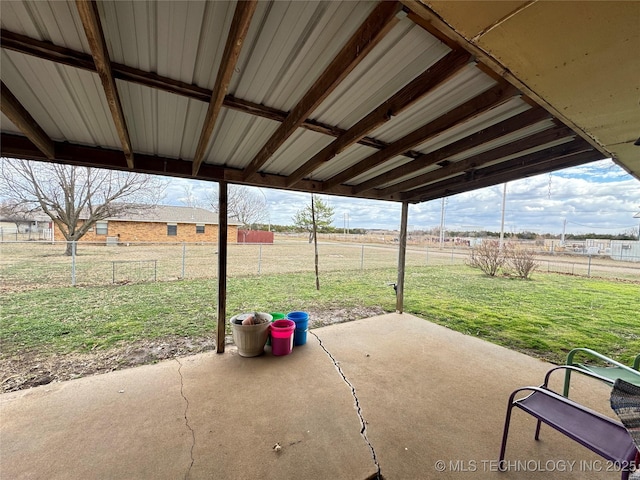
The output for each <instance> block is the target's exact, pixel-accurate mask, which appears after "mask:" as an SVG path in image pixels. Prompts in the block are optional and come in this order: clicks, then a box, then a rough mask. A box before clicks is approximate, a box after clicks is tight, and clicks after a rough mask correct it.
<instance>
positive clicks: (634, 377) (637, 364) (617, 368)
mask: <svg viewBox="0 0 640 480" xmlns="http://www.w3.org/2000/svg"><path fill="white" fill-rule="evenodd" d="M576 354H580V355H586V356H590V357H594V358H597V359H599V360H601V361H602V362H603V363H605V364H606V365H605V366H599V365H590V364H586V363H579V362H577V361H575V360H574V357H575V356H576ZM566 365H571V366H572V367H576V368H579V369H581V370H585V371H588V372H591V373H595V374H596V375H600V376H601V377H604V378H607V379H609V380H611V383H613V382H615V381H616V380H617V379H618V378H621V379H623V380H624V381H625V382H627V383H631V384H633V385H636V386H639V387H640V371H639V370H640V354H638V356H637V357H636V358H635V361H634V362H633V365H632V366H631V367H629V366H627V365H623V364H622V363H620V362H616V361H615V360H613V359H611V358H609V357H607V356H605V355H603V354H601V353H598V352H596V351H595V350H591V349H589V348H574V349H573V350H571V351H570V352H569V354H568V355H567V361H566ZM570 383H571V369H568V370H567V371H566V373H565V376H564V390H563V391H562V394H563V395H564V396H565V397H568V396H569V386H570Z"/></svg>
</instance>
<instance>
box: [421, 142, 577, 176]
mask: <svg viewBox="0 0 640 480" xmlns="http://www.w3.org/2000/svg"><path fill="white" fill-rule="evenodd" d="M574 138H575V137H573V136H572V137H565V138H561V139H558V140H554V141H553V142H549V143H545V144H542V145H537V146H535V147H533V148H529V149H527V150H522V151H521V152H518V153H514V154H513V155H507V156H505V157H502V158H499V159H496V160H494V161H491V162H487V163H486V164H483V168H484V167H489V166H491V165H496V164H498V163H502V162H506V161H508V160H511V159H514V158H518V157H522V156H524V155H528V154H530V153H535V152H539V151H540V150H544V149H546V148H551V147H555V146H557V145H562V144H563V143H568V142H570V141H572V140H573V139H574ZM426 171H427V170H425V172H426ZM422 173H424V172H422ZM460 175H463V174H462V173H456V174H452V175H447V176H446V177H442V178H440V179H438V181H443V180H447V179H449V178H453V177H457V176H460ZM416 188H420V187H416Z"/></svg>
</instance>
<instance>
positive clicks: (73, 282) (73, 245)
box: [71, 240, 76, 287]
mask: <svg viewBox="0 0 640 480" xmlns="http://www.w3.org/2000/svg"><path fill="white" fill-rule="evenodd" d="M71 286H72V287H75V286H76V242H75V240H74V241H72V242H71Z"/></svg>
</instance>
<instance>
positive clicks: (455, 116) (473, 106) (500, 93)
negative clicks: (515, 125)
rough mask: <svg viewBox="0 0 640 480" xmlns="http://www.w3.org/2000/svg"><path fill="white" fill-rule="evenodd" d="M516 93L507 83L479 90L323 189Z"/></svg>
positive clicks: (373, 165) (424, 140)
mask: <svg viewBox="0 0 640 480" xmlns="http://www.w3.org/2000/svg"><path fill="white" fill-rule="evenodd" d="M516 94H517V90H516V89H515V88H513V87H512V86H511V85H505V84H498V85H497V86H495V87H493V88H491V89H489V90H487V91H485V92H484V93H481V94H480V95H478V96H476V97H474V98H472V99H471V100H469V101H467V102H465V103H463V104H462V105H460V106H458V107H456V108H454V109H453V110H451V111H450V112H448V113H446V114H444V115H443V116H441V117H439V118H437V119H435V120H433V121H431V122H429V123H427V124H426V125H423V126H422V127H420V128H418V129H417V130H414V131H413V132H411V133H409V134H408V135H406V136H404V137H402V138H400V139H398V140H396V141H395V142H393V143H391V144H390V145H389V146H388V147H387V148H385V149H382V150H380V151H378V152H376V153H374V154H373V155H370V156H369V157H367V158H365V159H364V160H361V161H359V162H358V163H356V164H355V165H353V166H351V167H349V168H347V169H346V170H343V171H342V172H340V173H338V174H337V175H334V176H333V177H331V178H330V179H328V180H325V181H324V185H325V188H327V189H330V188H332V187H334V186H336V185H340V184H342V183H343V182H345V181H347V180H349V179H351V178H354V177H357V176H358V175H361V174H362V173H364V172H366V171H367V170H369V169H371V168H374V167H375V166H377V165H380V164H381V163H384V162H386V161H387V160H389V159H391V158H393V157H395V156H397V155H399V154H401V153H402V152H404V151H406V150H408V149H410V148H413V147H415V146H416V145H420V144H421V143H424V142H426V141H427V140H429V139H430V138H433V137H435V136H436V135H438V134H440V133H442V132H444V131H446V130H448V129H450V128H452V127H454V126H455V125H458V124H460V123H463V122H465V121H467V120H469V119H471V118H474V117H477V116H478V115H481V114H482V113H484V112H486V111H488V110H490V109H492V108H495V107H496V106H498V105H500V104H501V103H503V102H505V101H507V100H508V99H510V98H511V97H513V96H514V95H516Z"/></svg>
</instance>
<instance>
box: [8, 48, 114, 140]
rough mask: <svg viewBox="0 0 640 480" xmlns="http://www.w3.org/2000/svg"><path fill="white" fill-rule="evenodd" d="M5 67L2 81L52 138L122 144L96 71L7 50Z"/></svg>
mask: <svg viewBox="0 0 640 480" xmlns="http://www.w3.org/2000/svg"><path fill="white" fill-rule="evenodd" d="M2 70H3V72H2V76H3V81H4V82H5V83H6V84H7V86H8V87H9V89H10V90H11V91H12V92H13V94H14V95H15V96H16V97H17V98H18V99H19V100H20V102H21V103H22V105H23V106H24V107H25V108H26V109H27V111H29V113H31V115H32V116H33V117H34V119H35V120H36V122H37V123H38V124H39V125H40V126H41V127H42V129H43V130H44V131H45V132H46V133H47V134H48V135H49V136H50V137H51V138H52V139H53V140H61V141H69V142H74V143H80V144H93V145H98V146H102V147H112V148H121V143H120V141H119V139H118V135H117V133H116V130H115V127H114V126H113V120H112V118H111V114H110V112H109V106H108V105H107V101H106V98H105V95H104V91H103V89H102V84H101V83H100V79H99V78H98V75H97V74H93V73H91V72H87V71H85V70H80V69H77V68H72V67H66V66H63V65H56V64H54V63H52V62H49V61H46V60H41V59H38V58H35V57H31V56H27V55H20V54H18V53H15V52H12V51H8V52H7V51H5V50H3V51H2ZM27 78H29V81H28V82H27Z"/></svg>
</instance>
